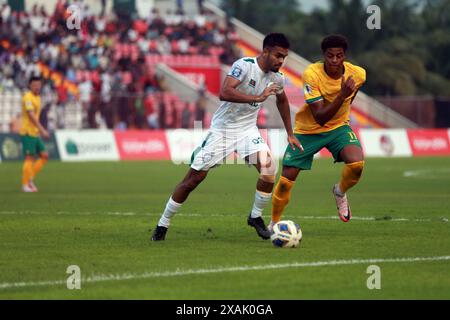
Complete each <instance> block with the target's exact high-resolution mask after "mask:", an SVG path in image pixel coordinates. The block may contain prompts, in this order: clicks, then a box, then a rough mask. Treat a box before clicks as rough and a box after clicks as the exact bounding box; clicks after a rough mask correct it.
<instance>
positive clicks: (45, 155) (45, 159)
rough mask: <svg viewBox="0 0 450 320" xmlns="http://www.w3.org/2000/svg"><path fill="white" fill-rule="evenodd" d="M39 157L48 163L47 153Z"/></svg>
mask: <svg viewBox="0 0 450 320" xmlns="http://www.w3.org/2000/svg"><path fill="white" fill-rule="evenodd" d="M39 157H40V158H41V159H42V160H44V161H48V153H41V154H40V155H39Z"/></svg>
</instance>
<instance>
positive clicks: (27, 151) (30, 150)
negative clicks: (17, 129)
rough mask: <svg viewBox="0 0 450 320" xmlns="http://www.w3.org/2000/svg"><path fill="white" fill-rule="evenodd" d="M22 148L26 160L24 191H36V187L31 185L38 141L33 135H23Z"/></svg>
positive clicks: (23, 172)
mask: <svg viewBox="0 0 450 320" xmlns="http://www.w3.org/2000/svg"><path fill="white" fill-rule="evenodd" d="M21 140H22V150H23V155H24V162H23V166H22V191H23V192H36V190H35V189H34V188H32V187H31V186H30V185H29V182H30V179H31V178H32V176H33V163H34V161H35V155H36V141H35V140H34V139H33V137H30V136H28V135H24V136H21Z"/></svg>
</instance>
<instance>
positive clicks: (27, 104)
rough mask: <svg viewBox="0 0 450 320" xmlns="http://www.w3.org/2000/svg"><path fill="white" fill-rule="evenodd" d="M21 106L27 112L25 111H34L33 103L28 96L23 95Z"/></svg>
mask: <svg viewBox="0 0 450 320" xmlns="http://www.w3.org/2000/svg"><path fill="white" fill-rule="evenodd" d="M23 105H24V106H25V110H27V111H34V109H33V103H32V102H31V98H30V96H28V95H25V96H24V97H23Z"/></svg>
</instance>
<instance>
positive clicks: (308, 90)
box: [304, 83, 312, 94]
mask: <svg viewBox="0 0 450 320" xmlns="http://www.w3.org/2000/svg"><path fill="white" fill-rule="evenodd" d="M304 91H305V94H311V93H312V89H311V86H310V85H309V84H307V83H305V87H304Z"/></svg>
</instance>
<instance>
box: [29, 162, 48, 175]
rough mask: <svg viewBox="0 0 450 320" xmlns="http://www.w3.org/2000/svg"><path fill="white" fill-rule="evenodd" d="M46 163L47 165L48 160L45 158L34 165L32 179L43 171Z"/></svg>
mask: <svg viewBox="0 0 450 320" xmlns="http://www.w3.org/2000/svg"><path fill="white" fill-rule="evenodd" d="M46 163H47V159H45V158H39V160H38V161H36V162H35V163H34V166H33V174H32V177H31V178H32V179H33V178H34V177H35V176H36V175H37V174H38V173H39V171H41V170H42V168H43V167H44V165H45V164H46Z"/></svg>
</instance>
